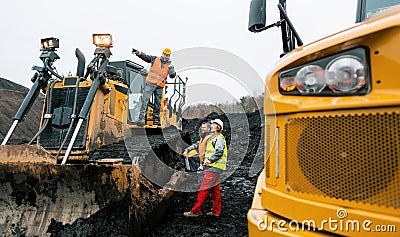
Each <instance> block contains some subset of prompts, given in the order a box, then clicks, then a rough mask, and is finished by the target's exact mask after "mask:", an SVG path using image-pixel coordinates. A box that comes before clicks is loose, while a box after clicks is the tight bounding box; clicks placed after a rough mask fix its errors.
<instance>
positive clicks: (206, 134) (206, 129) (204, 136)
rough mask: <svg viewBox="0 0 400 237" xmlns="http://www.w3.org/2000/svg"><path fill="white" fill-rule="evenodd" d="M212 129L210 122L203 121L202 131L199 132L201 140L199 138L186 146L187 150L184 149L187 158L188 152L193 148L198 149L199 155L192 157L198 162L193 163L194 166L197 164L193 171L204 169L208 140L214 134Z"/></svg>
mask: <svg viewBox="0 0 400 237" xmlns="http://www.w3.org/2000/svg"><path fill="white" fill-rule="evenodd" d="M210 129H211V124H210V122H208V121H203V122H202V123H201V127H200V132H199V135H200V140H198V141H197V142H195V143H194V144H192V145H190V146H188V147H186V148H185V150H184V151H183V156H184V157H185V158H188V153H189V152H190V151H193V150H195V151H197V154H198V156H194V157H190V159H191V160H192V159H193V160H195V162H196V164H195V165H193V166H195V170H191V171H197V170H199V171H201V170H203V169H204V167H203V161H204V155H205V153H206V145H207V141H208V139H210V138H211V136H212V135H213V132H211V131H210ZM191 163H192V164H193V162H191ZM191 168H192V167H191Z"/></svg>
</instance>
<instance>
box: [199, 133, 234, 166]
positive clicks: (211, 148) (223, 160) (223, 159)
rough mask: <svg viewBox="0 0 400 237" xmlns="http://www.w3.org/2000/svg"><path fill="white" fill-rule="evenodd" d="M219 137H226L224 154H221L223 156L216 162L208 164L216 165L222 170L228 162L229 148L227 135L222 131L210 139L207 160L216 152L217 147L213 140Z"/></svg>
mask: <svg viewBox="0 0 400 237" xmlns="http://www.w3.org/2000/svg"><path fill="white" fill-rule="evenodd" d="M217 137H222V139H224V154H223V155H222V156H221V158H219V159H218V160H217V161H215V162H214V163H211V164H209V165H208V166H211V167H215V168H218V169H221V170H226V162H227V161H228V149H227V147H226V141H225V137H224V135H222V133H220V134H218V135H217V136H215V137H212V138H211V139H209V140H208V142H207V146H206V154H205V161H207V160H208V159H209V158H210V157H212V156H213V155H214V154H215V152H216V150H215V147H214V146H213V141H215V140H216V139H217ZM205 161H204V162H205Z"/></svg>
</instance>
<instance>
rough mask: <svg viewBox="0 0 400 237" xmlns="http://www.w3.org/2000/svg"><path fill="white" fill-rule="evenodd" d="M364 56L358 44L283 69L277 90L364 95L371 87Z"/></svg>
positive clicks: (308, 93) (297, 93)
mask: <svg viewBox="0 0 400 237" xmlns="http://www.w3.org/2000/svg"><path fill="white" fill-rule="evenodd" d="M367 55H368V50H367V49H366V48H364V47H359V48H355V49H351V50H348V51H345V52H341V53H338V54H335V55H331V56H328V57H325V58H322V59H319V60H316V61H313V62H310V63H307V64H304V65H301V66H298V67H295V68H291V69H289V70H286V71H283V72H281V73H280V74H279V90H280V92H281V93H282V94H284V95H365V94H367V93H369V91H370V90H371V79H370V73H369V64H368V60H367V59H368V57H367ZM290 78H294V79H295V85H294V86H292V87H290V86H288V85H289V84H290V83H289V82H290Z"/></svg>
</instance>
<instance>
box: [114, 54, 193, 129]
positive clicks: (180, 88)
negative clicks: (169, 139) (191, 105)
mask: <svg viewBox="0 0 400 237" xmlns="http://www.w3.org/2000/svg"><path fill="white" fill-rule="evenodd" d="M109 68H110V69H109V71H114V75H115V76H114V77H115V78H118V80H119V81H121V82H123V83H125V84H126V85H127V86H128V91H127V92H128V121H127V122H128V124H130V125H132V126H135V124H136V123H137V122H138V121H139V112H140V108H141V106H142V103H143V101H142V98H143V91H144V85H145V82H146V76H147V71H146V69H145V68H144V67H143V66H142V65H140V64H137V63H135V62H132V61H130V60H126V61H115V62H110V66H109ZM111 68H112V69H111ZM186 80H187V79H186ZM186 80H185V81H184V80H183V79H182V78H181V77H180V76H179V75H177V76H176V77H175V78H174V79H173V81H168V82H167V83H166V86H165V88H164V90H163V93H162V98H161V107H160V120H161V128H165V127H168V126H174V127H176V128H177V129H179V130H181V129H182V118H181V114H182V107H183V105H184V104H185V97H186V95H185V85H186ZM170 87H171V88H172V90H170ZM153 108H154V96H152V97H151V98H150V101H149V103H148V109H147V116H146V125H145V127H148V128H151V127H158V126H155V125H153Z"/></svg>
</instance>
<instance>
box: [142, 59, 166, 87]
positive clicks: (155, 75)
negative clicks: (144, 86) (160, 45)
mask: <svg viewBox="0 0 400 237" xmlns="http://www.w3.org/2000/svg"><path fill="white" fill-rule="evenodd" d="M161 65H162V63H161V59H160V57H156V59H154V62H153V65H152V66H151V67H150V70H149V73H148V75H147V78H146V80H147V81H148V82H150V83H153V84H157V85H158V86H160V87H164V86H165V83H166V81H167V77H168V65H169V63H165V64H164V65H163V67H161Z"/></svg>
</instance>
